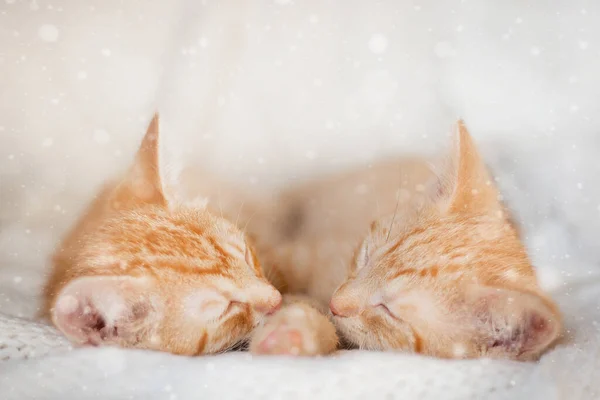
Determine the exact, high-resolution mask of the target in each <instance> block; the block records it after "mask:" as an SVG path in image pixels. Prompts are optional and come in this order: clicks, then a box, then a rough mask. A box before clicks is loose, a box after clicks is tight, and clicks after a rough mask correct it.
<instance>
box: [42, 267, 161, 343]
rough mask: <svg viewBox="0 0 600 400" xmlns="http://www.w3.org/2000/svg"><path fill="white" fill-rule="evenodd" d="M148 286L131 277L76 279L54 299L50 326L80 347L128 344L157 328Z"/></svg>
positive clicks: (140, 280) (142, 280) (148, 284)
mask: <svg viewBox="0 0 600 400" xmlns="http://www.w3.org/2000/svg"><path fill="white" fill-rule="evenodd" d="M151 286H152V285H151V283H150V282H148V281H147V280H145V279H141V278H132V277H109V276H92V277H85V278H78V279H75V280H74V281H73V282H71V283H69V284H68V285H67V286H66V287H65V288H64V289H63V290H62V291H61V292H60V293H59V294H58V296H57V297H56V301H55V303H54V307H53V308H52V310H51V316H52V322H54V324H55V325H56V327H57V328H58V329H60V330H61V331H62V332H63V333H64V334H65V336H67V337H68V338H69V339H70V340H72V341H74V342H76V343H80V344H93V345H99V344H104V343H110V344H121V345H123V344H127V343H133V342H135V341H138V340H139V339H140V335H141V334H143V333H144V332H149V331H150V330H151V329H152V328H153V325H156V315H157V313H156V310H155V305H154V304H152V302H151V299H150V298H149V297H148V296H147V295H146V293H148V292H149V291H150V289H151Z"/></svg>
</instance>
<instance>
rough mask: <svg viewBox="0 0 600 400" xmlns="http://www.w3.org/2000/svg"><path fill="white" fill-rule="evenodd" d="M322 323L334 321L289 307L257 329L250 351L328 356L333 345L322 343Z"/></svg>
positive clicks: (307, 309) (301, 309) (316, 312)
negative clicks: (320, 334)
mask: <svg viewBox="0 0 600 400" xmlns="http://www.w3.org/2000/svg"><path fill="white" fill-rule="evenodd" d="M323 324H331V322H330V321H329V320H328V319H327V318H326V317H324V316H323V315H321V314H320V313H319V312H318V311H316V310H314V309H312V308H310V307H307V306H305V305H301V304H292V305H289V306H286V307H284V308H282V309H281V310H279V311H278V312H277V313H275V314H274V315H273V316H271V317H270V318H269V320H267V322H266V323H265V325H264V326H262V327H260V328H258V329H257V330H256V332H255V333H254V335H253V337H252V340H251V341H250V351H251V352H252V353H254V354H265V355H291V356H316V355H319V354H326V353H328V352H329V351H330V350H329V347H330V346H328V345H327V343H323V342H322V340H323V339H322V338H320V337H319V333H320V332H322V330H323V329H324V328H323ZM325 329H327V327H326V328H325ZM334 334H335V331H334ZM325 340H327V338H325ZM329 340H331V339H329ZM334 341H335V339H334Z"/></svg>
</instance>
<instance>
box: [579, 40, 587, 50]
mask: <svg viewBox="0 0 600 400" xmlns="http://www.w3.org/2000/svg"><path fill="white" fill-rule="evenodd" d="M588 46H589V43H588V42H586V41H584V40H580V41H579V48H580V49H581V50H585V49H587V48H588Z"/></svg>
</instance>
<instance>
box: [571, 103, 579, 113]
mask: <svg viewBox="0 0 600 400" xmlns="http://www.w3.org/2000/svg"><path fill="white" fill-rule="evenodd" d="M569 111H571V112H572V113H576V112H577V111H579V106H578V105H577V104H571V106H570V107H569Z"/></svg>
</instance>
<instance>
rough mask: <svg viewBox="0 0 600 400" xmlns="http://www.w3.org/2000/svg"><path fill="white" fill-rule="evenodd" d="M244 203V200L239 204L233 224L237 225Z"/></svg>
mask: <svg viewBox="0 0 600 400" xmlns="http://www.w3.org/2000/svg"><path fill="white" fill-rule="evenodd" d="M245 204H246V200H244V201H242V204H241V205H240V208H239V209H238V214H237V217H236V218H235V226H238V222H239V220H240V215H241V214H242V209H243V208H244V205H245Z"/></svg>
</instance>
